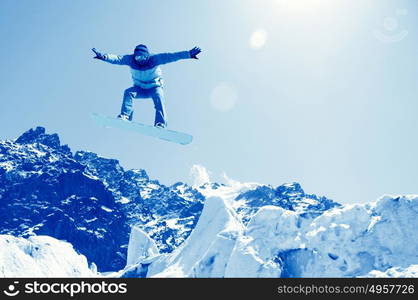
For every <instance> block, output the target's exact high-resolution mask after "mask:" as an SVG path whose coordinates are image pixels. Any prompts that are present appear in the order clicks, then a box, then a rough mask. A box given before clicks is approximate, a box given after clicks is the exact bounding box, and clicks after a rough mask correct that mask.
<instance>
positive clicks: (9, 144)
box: [0, 127, 340, 272]
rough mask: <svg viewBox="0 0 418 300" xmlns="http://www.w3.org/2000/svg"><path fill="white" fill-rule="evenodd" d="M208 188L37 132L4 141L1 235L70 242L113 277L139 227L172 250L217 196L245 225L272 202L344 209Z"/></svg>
mask: <svg viewBox="0 0 418 300" xmlns="http://www.w3.org/2000/svg"><path fill="white" fill-rule="evenodd" d="M200 183H201V184H200V185H195V186H190V185H188V184H186V183H182V182H178V183H175V184H173V185H172V186H165V185H163V184H161V183H159V182H158V181H157V180H152V179H150V178H149V177H148V175H147V173H146V171H145V170H141V169H139V170H136V169H133V170H124V169H123V167H121V166H120V164H119V162H118V161H117V160H115V159H108V158H103V157H100V156H99V155H97V154H95V153H92V152H88V151H77V152H75V153H74V154H73V153H72V152H71V149H70V148H69V147H68V146H66V145H61V143H60V139H59V137H58V135H57V134H47V133H46V131H45V129H44V128H42V127H37V128H34V129H30V130H28V131H27V132H25V133H23V134H22V135H21V136H20V137H18V138H17V139H16V140H14V141H11V140H8V141H0V234H3V235H8V236H10V235H11V236H15V237H23V238H30V237H32V236H34V235H46V236H50V237H53V238H56V239H59V240H64V241H67V242H69V243H71V244H72V245H73V247H74V249H75V251H77V252H78V253H80V254H82V255H84V256H86V258H87V260H88V262H89V263H95V264H96V265H97V268H98V270H99V271H101V272H108V271H117V270H120V269H122V268H124V266H125V265H126V262H127V260H128V258H129V253H128V252H129V251H128V242H129V236H130V232H131V227H132V226H135V227H136V228H139V229H140V230H141V231H142V232H144V234H146V235H147V236H148V237H149V238H150V239H151V240H152V241H153V243H154V244H155V247H157V250H158V253H160V254H169V253H172V252H174V251H175V250H176V249H177V248H178V247H179V246H180V245H182V244H183V243H184V241H185V240H186V239H187V238H188V237H189V235H190V234H191V232H192V231H193V229H194V228H195V226H196V224H197V222H198V220H199V218H200V214H201V213H202V209H203V205H204V203H205V202H206V201H207V199H208V198H210V197H213V196H218V197H221V198H222V199H226V200H227V201H228V202H229V203H230V204H229V205H230V206H231V207H232V208H233V210H234V214H236V215H237V216H238V217H239V219H240V222H242V224H243V226H245V225H246V224H247V223H248V221H249V220H250V219H251V218H252V216H253V215H254V214H256V213H257V211H258V210H259V209H260V208H261V207H263V206H265V205H278V206H282V207H285V208H286V209H289V210H291V211H296V212H298V213H300V214H305V217H313V216H317V215H320V214H322V213H323V212H324V211H326V210H328V209H330V208H332V207H338V206H340V205H339V204H338V203H336V202H333V201H332V200H329V199H327V198H325V197H317V196H315V195H309V194H306V193H305V192H304V191H303V190H302V188H301V187H300V185H299V184H297V183H292V184H286V185H282V186H279V187H273V186H269V185H261V184H255V183H251V184H250V183H238V182H234V181H231V180H230V181H229V182H228V183H227V184H219V183H210V182H206V181H205V180H203V181H202V182H200ZM154 250H155V249H154ZM154 252H155V251H154ZM131 256H132V254H131Z"/></svg>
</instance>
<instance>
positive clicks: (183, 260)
mask: <svg viewBox="0 0 418 300" xmlns="http://www.w3.org/2000/svg"><path fill="white" fill-rule="evenodd" d="M243 230H244V227H243V225H242V224H241V222H240V221H239V219H238V217H237V216H236V214H235V212H234V210H233V209H232V208H231V207H229V206H228V204H227V203H225V201H223V200H222V199H221V198H219V197H211V198H209V199H207V200H206V202H205V207H204V209H203V211H202V215H201V216H200V219H199V222H198V223H197V225H196V227H195V229H194V230H193V232H192V233H191V235H190V236H189V238H188V239H187V240H186V242H185V243H184V244H183V245H181V246H180V247H179V248H177V249H176V250H174V251H173V253H171V254H170V255H162V256H160V257H159V258H158V259H156V260H155V261H153V262H152V263H151V264H150V266H149V267H148V273H147V277H222V276H223V275H224V273H225V265H226V263H227V261H228V258H229V255H228V254H230V253H231V251H232V248H233V247H234V244H235V240H236V238H237V237H238V236H239V235H240V234H241V233H242V231H243Z"/></svg>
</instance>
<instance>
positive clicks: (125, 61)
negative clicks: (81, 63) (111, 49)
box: [91, 48, 132, 65]
mask: <svg viewBox="0 0 418 300" xmlns="http://www.w3.org/2000/svg"><path fill="white" fill-rule="evenodd" d="M91 50H92V51H93V52H94V54H96V56H95V57H93V58H96V59H100V60H103V61H105V62H108V63H111V64H114V65H129V63H130V60H131V58H132V57H131V56H132V55H115V54H103V53H101V52H99V51H97V50H96V48H93V49H91Z"/></svg>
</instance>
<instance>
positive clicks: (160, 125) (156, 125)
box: [154, 123, 166, 129]
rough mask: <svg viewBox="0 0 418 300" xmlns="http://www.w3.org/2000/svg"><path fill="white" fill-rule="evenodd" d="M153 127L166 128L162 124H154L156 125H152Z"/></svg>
mask: <svg viewBox="0 0 418 300" xmlns="http://www.w3.org/2000/svg"><path fill="white" fill-rule="evenodd" d="M154 127H157V128H161V129H164V128H165V127H166V125H165V124H164V123H156V124H155V125H154Z"/></svg>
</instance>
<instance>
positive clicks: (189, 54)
mask: <svg viewBox="0 0 418 300" xmlns="http://www.w3.org/2000/svg"><path fill="white" fill-rule="evenodd" d="M201 51H202V50H200V48H197V47H195V48H193V49H192V50H190V51H180V52H174V53H160V54H155V55H153V56H152V57H151V59H152V60H153V63H154V64H155V65H163V64H168V63H171V62H175V61H178V60H180V59H187V58H194V59H198V58H197V54H199V53H200V52H201Z"/></svg>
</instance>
